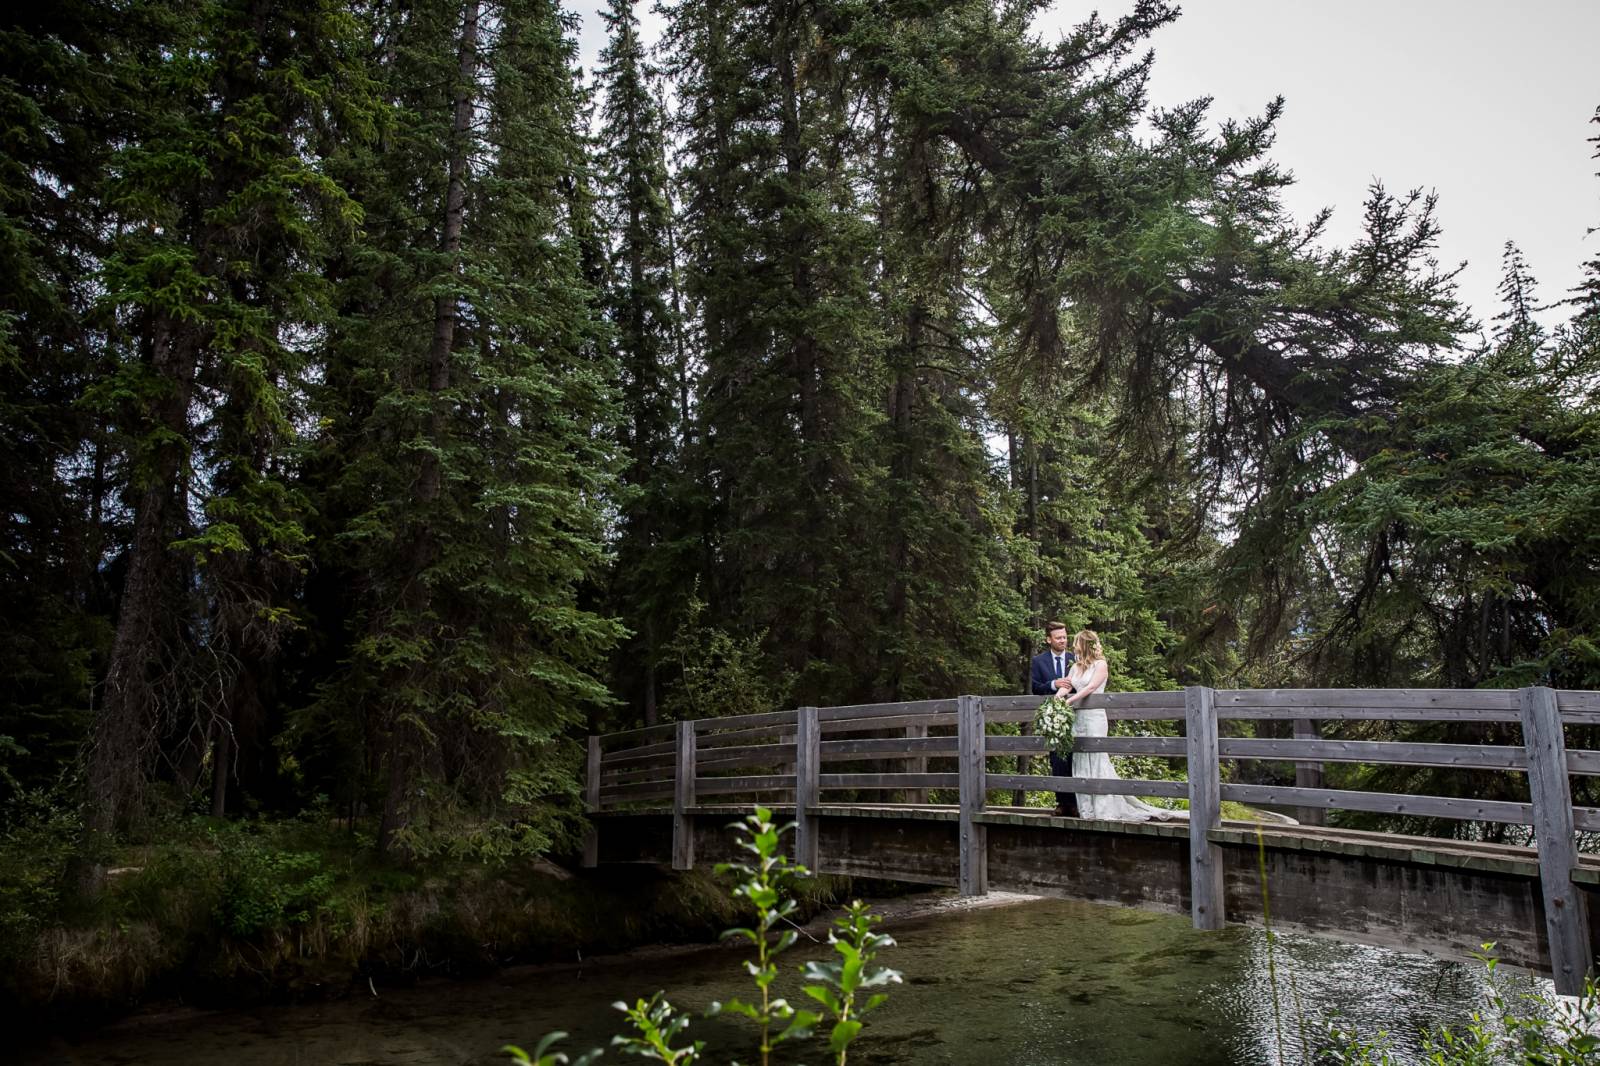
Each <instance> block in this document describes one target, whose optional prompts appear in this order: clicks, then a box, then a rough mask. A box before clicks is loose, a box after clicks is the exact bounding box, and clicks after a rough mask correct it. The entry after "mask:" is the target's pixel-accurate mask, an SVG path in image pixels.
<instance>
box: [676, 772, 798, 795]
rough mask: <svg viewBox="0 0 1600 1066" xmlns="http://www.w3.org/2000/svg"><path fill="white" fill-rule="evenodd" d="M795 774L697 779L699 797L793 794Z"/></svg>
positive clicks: (696, 792) (696, 789) (695, 789)
mask: <svg viewBox="0 0 1600 1066" xmlns="http://www.w3.org/2000/svg"><path fill="white" fill-rule="evenodd" d="M793 790H794V775H793V774H765V775H760V776H752V777H697V778H695V782H694V791H695V795H697V796H728V795H732V794H734V793H737V792H791V791H793Z"/></svg>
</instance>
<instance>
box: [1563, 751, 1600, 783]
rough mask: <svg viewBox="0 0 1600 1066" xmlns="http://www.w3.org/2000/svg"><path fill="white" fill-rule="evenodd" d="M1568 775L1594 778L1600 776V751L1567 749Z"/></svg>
mask: <svg viewBox="0 0 1600 1066" xmlns="http://www.w3.org/2000/svg"><path fill="white" fill-rule="evenodd" d="M1567 773H1569V774H1584V775H1586V776H1589V777H1593V776H1595V775H1597V774H1600V751H1573V750H1572V749H1571V748H1568V749H1567Z"/></svg>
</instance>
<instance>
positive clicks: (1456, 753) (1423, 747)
mask: <svg viewBox="0 0 1600 1066" xmlns="http://www.w3.org/2000/svg"><path fill="white" fill-rule="evenodd" d="M1220 751H1221V754H1222V757H1223V758H1224V759H1297V760H1303V759H1310V758H1314V759H1315V762H1313V763H1311V764H1310V765H1313V766H1319V765H1320V764H1321V763H1324V762H1360V763H1386V764H1389V765H1394V766H1440V767H1445V768H1449V769H1476V770H1522V769H1526V768H1527V765H1528V759H1527V756H1526V755H1525V754H1524V753H1523V751H1522V749H1521V748H1520V747H1511V746H1509V745H1505V744H1412V743H1407V742H1404V741H1401V742H1394V741H1384V740H1256V739H1244V738H1240V739H1232V738H1230V739H1225V740H1222V741H1221V742H1220ZM1296 765H1297V767H1298V765H1299V763H1297V764H1296ZM1295 784H1296V786H1298V787H1301V788H1321V787H1322V786H1321V785H1308V784H1305V783H1304V782H1302V781H1300V780H1299V779H1298V777H1297V778H1296V781H1295Z"/></svg>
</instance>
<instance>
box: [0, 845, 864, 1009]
mask: <svg viewBox="0 0 1600 1066" xmlns="http://www.w3.org/2000/svg"><path fill="white" fill-rule="evenodd" d="M258 872H259V873H261V874H262V877H261V879H260V880H259V883H256V884H255V886H254V887H255V889H256V890H257V895H260V896H262V897H264V898H263V899H256V900H254V902H253V903H252V900H251V899H249V898H247V899H240V898H239V896H240V893H241V887H240V885H239V884H238V879H237V878H231V879H230V878H228V877H223V878H220V879H212V880H209V881H208V880H207V879H204V878H198V879H195V880H191V881H184V880H182V879H178V880H174V879H173V878H172V877H171V876H170V871H169V872H168V874H167V875H166V876H163V875H161V874H160V873H159V871H155V870H137V871H134V872H133V873H131V874H125V875H123V883H122V884H119V885H118V886H117V888H116V890H115V893H114V896H113V898H112V899H111V900H109V901H107V902H106V903H105V904H103V905H102V906H100V907H99V908H97V909H96V910H95V911H94V912H92V913H88V914H80V915H76V916H67V917H66V918H64V920H61V921H58V922H55V923H51V924H40V925H39V926H38V927H37V928H36V929H35V930H33V931H32V935H31V936H29V937H28V938H26V939H25V940H23V939H18V938H13V940H12V943H11V944H10V945H8V951H7V954H9V955H11V956H12V957H11V958H10V959H8V960H6V961H7V963H8V965H7V967H6V969H7V973H8V975H7V976H6V977H4V978H0V981H3V985H0V993H3V996H4V999H5V1008H4V1013H5V1014H6V1015H8V1016H9V1017H7V1018H6V1022H7V1023H8V1025H9V1027H10V1029H11V1031H13V1032H16V1031H19V1030H22V1031H31V1032H33V1033H35V1034H48V1033H50V1032H65V1031H82V1030H84V1029H86V1028H89V1027H93V1026H96V1025H100V1024H104V1023H106V1022H109V1021H111V1020H114V1019H116V1018H119V1017H122V1016H125V1015H128V1014H130V1013H132V1012H134V1011H139V1010H144V1011H151V1010H154V1011H156V1012H166V1011H170V1010H173V1009H178V1008H182V1007H194V1008H201V1009H218V1008H233V1007H247V1006H254V1005H260V1004H268V1003H277V1004H282V1003H303V1002H308V1001H317V1000H326V999H337V998H341V997H344V996H347V995H350V994H352V993H359V994H361V995H363V996H370V995H371V994H372V993H373V992H375V991H377V990H381V989H384V988H393V987H398V986H406V985H411V984H414V983H416V982H417V981H419V980H422V979H425V978H433V977H441V978H442V977H473V976H479V975H484V974H488V973H493V972H497V971H501V970H504V969H506V968H508V967H522V966H529V965H560V964H577V963H580V962H582V961H583V960H585V959H589V958H592V957H595V956H603V955H616V954H618V953H623V952H628V951H632V950H639V949H656V948H657V946H660V945H671V944H698V945H704V944H706V943H708V942H711V941H714V940H715V939H716V938H717V937H718V936H719V935H720V934H721V932H722V931H723V930H724V929H726V928H728V927H730V926H733V925H736V924H742V922H743V921H744V918H745V915H744V914H743V913H742V912H741V910H740V908H739V907H738V906H737V905H736V903H735V901H734V900H732V899H731V898H730V896H729V893H728V888H727V885H726V883H725V882H724V880H722V879H718V878H716V877H715V876H714V875H713V874H712V873H711V872H710V871H709V870H693V871H687V872H682V873H678V872H673V871H670V870H665V869H662V868H659V867H654V866H644V865H641V866H610V867H602V868H600V869H597V870H568V869H564V868H562V867H559V866H556V865H553V864H551V863H549V862H542V861H541V862H528V863H513V864H505V865H500V866H496V867H492V868H491V867H486V866H472V865H457V866H454V867H451V868H448V869H440V868H436V869H433V870H430V871H428V872H426V873H400V872H393V871H390V872H385V873H383V874H382V875H381V876H380V875H378V874H369V875H368V876H366V877H364V878H362V879H360V883H359V884H346V885H343V886H342V887H337V890H336V886H335V885H334V884H333V883H332V882H331V881H328V882H324V883H322V884H319V885H313V886H310V888H309V889H307V887H306V886H305V884H304V883H303V881H301V880H297V879H296V877H295V875H294V873H293V872H292V871H285V870H276V871H274V870H273V869H272V868H271V867H270V866H269V867H268V868H266V869H264V870H262V871H258ZM297 886H298V888H297ZM860 887H861V886H859V885H856V884H852V882H851V881H850V880H849V879H847V878H827V877H824V878H818V879H815V880H813V881H810V882H807V883H806V884H805V885H804V886H803V888H802V890H801V892H800V905H801V917H802V919H803V920H809V919H811V918H812V917H813V916H815V915H817V914H818V913H820V912H822V911H823V910H824V909H826V908H828V907H830V906H831V905H833V904H835V903H837V902H840V901H842V900H844V899H846V898H847V897H849V895H850V894H851V893H852V891H855V890H859V888H860ZM875 887H888V886H875ZM889 890H890V891H892V890H893V889H892V888H890V889H889ZM285 895H288V896H290V897H297V896H305V897H306V898H303V899H301V898H293V899H290V901H289V903H288V906H283V905H281V904H282V902H283V898H284V897H285ZM313 897H314V898H313ZM275 900H276V901H277V903H278V904H279V905H277V906H275V907H274V906H269V904H273V903H274V901H275ZM251 906H254V907H255V909H254V910H251ZM74 918H75V919H76V920H73V919H74ZM252 922H253V923H255V924H253V925H252V924H250V923H252Z"/></svg>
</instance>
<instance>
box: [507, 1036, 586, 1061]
mask: <svg viewBox="0 0 1600 1066" xmlns="http://www.w3.org/2000/svg"><path fill="white" fill-rule="evenodd" d="M566 1038H567V1034H566V1033H562V1032H555V1033H546V1034H545V1035H544V1039H542V1040H540V1041H539V1043H538V1046H536V1047H535V1048H534V1049H533V1055H532V1057H529V1055H528V1053H527V1052H526V1051H524V1050H522V1049H521V1048H519V1047H518V1046H517V1045H515V1044H507V1045H506V1046H505V1047H503V1048H501V1049H500V1051H501V1053H502V1054H505V1055H510V1056H511V1061H512V1062H514V1063H517V1064H518V1066H569V1064H570V1066H589V1064H590V1063H592V1062H594V1060H595V1059H598V1058H599V1057H600V1054H601V1052H600V1051H599V1050H598V1049H597V1050H594V1051H590V1052H587V1053H585V1054H583V1055H580V1056H578V1058H577V1059H576V1060H573V1059H569V1058H567V1056H566V1053H565V1052H561V1051H551V1050H550V1049H551V1048H552V1047H554V1046H555V1045H556V1044H558V1043H560V1042H561V1041H563V1040H565V1039H566Z"/></svg>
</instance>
